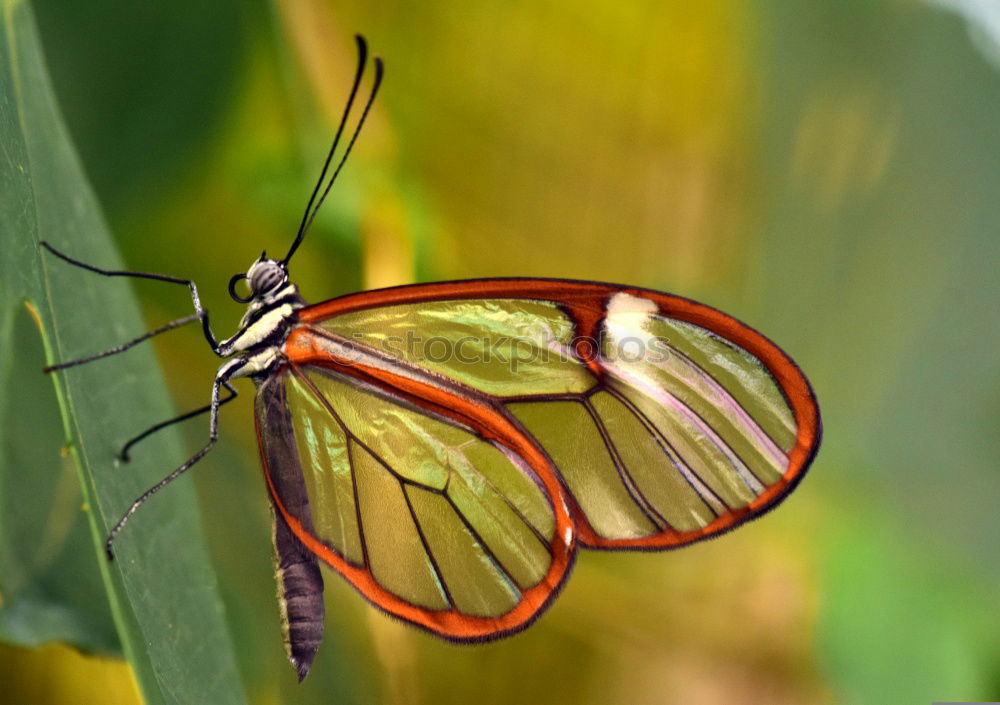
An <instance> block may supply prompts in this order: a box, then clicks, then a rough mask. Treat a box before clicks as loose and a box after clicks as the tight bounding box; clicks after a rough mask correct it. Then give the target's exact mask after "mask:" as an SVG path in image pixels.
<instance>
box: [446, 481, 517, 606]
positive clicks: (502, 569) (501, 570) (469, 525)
mask: <svg viewBox="0 0 1000 705" xmlns="http://www.w3.org/2000/svg"><path fill="white" fill-rule="evenodd" d="M444 498H445V499H446V500H448V504H450V505H451V508H452V509H454V510H455V514H456V515H457V516H458V518H459V519H460V520H461V521H462V524H463V525H464V526H465V528H466V530H467V531H468V532H469V533H470V534H472V538H473V540H475V542H476V543H478V544H479V545H480V546H481V547H482V549H483V553H485V554H486V557H487V558H489V559H490V563H492V564H493V565H494V566H496V568H497V570H498V572H499V573H500V574H501V575H502V576H503V578H504V580H506V581H507V583H508V584H509V585H510V587H511V588H513V589H514V590H515V591H516V592H517V593H518V594H519V595H520V594H523V593H522V591H521V588H520V587H518V584H517V581H516V580H514V577H513V576H512V575H511V574H510V573H509V572H508V571H507V568H506V567H505V566H504V564H503V563H502V562H501V561H500V559H499V558H497V557H496V555H495V554H494V553H493V551H492V550H491V549H490V547H489V546H488V545H487V544H486V541H484V540H483V537H482V536H480V535H479V532H478V531H476V529H475V527H473V526H472V523H471V522H470V521H469V520H468V519H467V518H466V516H465V514H463V513H462V510H461V509H459V508H458V505H457V504H455V502H454V501H452V499H451V497H449V496H448V495H447V494H446V495H445V496H444Z"/></svg>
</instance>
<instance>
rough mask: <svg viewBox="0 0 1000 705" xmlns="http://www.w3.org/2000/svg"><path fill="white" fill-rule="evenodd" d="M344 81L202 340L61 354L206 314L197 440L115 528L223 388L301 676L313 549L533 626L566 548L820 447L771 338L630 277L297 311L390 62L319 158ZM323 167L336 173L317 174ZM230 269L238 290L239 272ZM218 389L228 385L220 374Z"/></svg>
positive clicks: (726, 498)
mask: <svg viewBox="0 0 1000 705" xmlns="http://www.w3.org/2000/svg"><path fill="white" fill-rule="evenodd" d="M356 39H357V44H358V52H359V61H358V67H357V71H356V73H355V76H354V83H353V86H352V88H351V92H350V95H349V98H348V101H347V105H346V107H345V109H344V113H343V116H342V118H341V121H340V125H339V127H338V129H337V132H336V136H335V138H334V141H333V146H332V147H331V149H330V152H329V154H328V155H327V157H326V161H325V163H324V165H323V169H322V172H321V174H320V178H319V180H318V182H317V183H316V186H315V188H314V189H313V193H312V195H311V197H310V199H309V202H308V205H307V206H306V210H305V213H304V215H303V218H302V222H301V223H300V226H299V229H298V233H297V235H296V238H295V240H294V242H293V243H292V246H291V248H290V249H289V251H288V254H286V255H285V257H284V258H282V259H280V260H274V259H269V258H268V257H267V256H266V254H262V255H261V256H260V258H258V259H257V260H256V261H255V262H254V263H253V264H252V265H251V266H250V268H249V269H248V270H247V271H246V272H245V273H241V274H237V275H235V276H234V277H233V278H232V279H231V280H230V283H229V293H230V295H231V297H232V298H233V299H234V300H235V301H237V302H240V303H244V304H247V311H246V314H245V315H244V317H243V320H242V321H241V324H240V327H239V330H238V331H237V333H236V334H235V335H234V336H233V337H231V338H228V339H226V340H222V341H219V340H217V339H216V337H215V335H214V334H213V332H212V330H211V327H210V325H209V319H208V313H207V312H206V311H205V310H204V309H203V308H202V305H201V302H200V300H199V298H198V290H197V287H196V286H195V284H194V282H192V281H189V280H186V279H181V278H176V277H169V276H165V275H159V274H149V273H141V272H124V271H108V270H103V269H99V268H97V267H93V266H91V265H88V264H84V263H82V262H79V261H78V260H75V259H73V258H71V257H69V256H68V255H66V254H63V253H62V252H60V251H58V250H56V249H55V248H53V247H52V246H51V245H49V244H48V243H44V242H43V243H42V245H43V246H44V247H46V248H47V249H48V250H49V251H50V252H51V253H52V254H54V255H56V256H57V257H59V258H61V259H63V260H65V261H66V262H68V263H70V264H73V265H76V266H79V267H83V268H85V269H87V270H89V271H92V272H96V273H98V274H103V275H106V276H130V277H139V278H146V279H153V280H157V281H165V282H170V283H177V284H182V285H184V286H187V287H189V289H190V292H191V298H192V301H193V304H194V309H195V312H194V313H193V314H191V315H189V316H186V317H184V318H181V319H179V320H177V321H173V322H171V323H168V324H167V325H165V326H162V327H160V328H158V329H156V330H153V331H151V332H149V333H147V334H146V335H143V336H141V337H140V338H137V339H135V340H133V341H130V342H128V343H125V344H123V345H120V346H118V347H116V348H113V349H111V350H108V351H105V352H103V353H100V354H98V355H93V356H90V357H86V358H81V359H78V360H74V361H71V362H65V363H61V364H58V365H53V366H51V367H48V368H46V371H53V370H58V369H65V368H67V367H71V366H74V365H79V364H83V363H85V362H90V361H92V360H95V359H99V358H103V357H107V356H109V355H113V354H115V353H118V352H121V351H123V350H126V349H128V348H130V347H132V346H133V345H136V344H138V343H140V342H142V341H144V340H147V339H148V338H150V337H152V336H154V335H157V334H159V333H163V332H165V331H168V330H171V329H173V328H176V327H178V326H181V325H184V324H186V323H190V322H194V321H196V320H197V321H200V322H201V324H202V328H203V331H204V335H205V338H206V340H208V343H209V344H210V345H211V347H212V349H213V350H214V351H215V353H216V354H217V355H219V356H220V357H224V358H229V359H228V360H227V361H226V362H225V363H223V364H222V366H221V367H219V369H218V372H217V374H216V376H215V381H214V384H213V386H212V397H211V403H210V404H209V405H207V406H205V407H203V408H201V409H197V410H195V411H192V412H190V413H187V414H184V415H182V416H179V417H177V418H175V419H171V420H169V421H165V422H163V423H160V424H157V425H156V426H153V427H152V428H150V429H148V430H147V431H145V432H144V433H142V434H140V435H139V436H137V437H136V438H134V439H132V440H131V441H129V442H128V443H127V444H126V445H125V447H124V448H123V450H122V456H123V457H124V458H125V459H127V457H128V451H129V449H130V448H131V446H132V445H133V444H134V443H136V442H137V441H139V440H141V439H142V438H145V437H146V436H148V435H149V434H151V433H153V432H155V431H157V430H159V429H161V428H163V427H165V426H168V425H170V424H173V423H176V422H178V421H182V420H184V419H188V418H191V417H193V416H196V415H199V414H203V413H208V414H209V418H210V422H209V441H208V443H207V444H206V445H205V446H204V447H203V448H202V449H201V450H199V451H198V452H197V453H196V454H195V455H194V456H192V457H191V458H190V459H189V460H187V461H186V462H185V463H184V464H182V465H181V466H180V467H178V468H177V469H176V470H174V471H173V472H171V473H170V474H169V475H167V476H166V477H165V478H164V479H163V480H161V481H160V482H159V483H158V484H156V485H155V486H154V487H152V488H151V489H149V490H148V491H147V492H146V493H144V494H143V495H142V496H140V497H139V498H138V499H137V500H136V501H135V502H134V503H133V504H132V505H131V506H130V507H129V509H128V511H127V512H126V513H125V514H124V516H123V517H122V518H121V520H120V521H119V522H118V523H117V524H116V525H115V526H114V527H112V529H111V531H110V533H109V535H108V539H107V543H106V549H107V554H108V557H109V559H110V558H112V557H113V554H112V544H113V542H114V540H115V537H116V536H117V535H118V533H119V532H120V531H121V530H122V528H123V527H124V526H125V524H126V522H127V521H128V520H129V518H130V517H131V516H132V515H133V514H134V513H135V511H136V510H137V509H138V508H139V507H140V506H141V505H142V504H143V503H144V502H145V501H146V500H147V499H149V497H150V496H152V495H153V494H154V493H155V492H157V491H158V490H160V489H161V488H163V487H164V486H165V485H167V484H168V483H169V482H171V481H172V480H174V479H175V478H177V477H178V476H179V475H181V474H182V473H184V472H185V471H186V470H188V469H189V468H190V467H191V466H192V465H194V464H195V463H196V462H197V461H198V460H200V459H201V458H202V457H203V456H204V455H205V454H206V453H207V452H208V451H209V450H210V449H211V448H212V446H213V445H214V443H215V441H216V438H217V435H218V433H217V429H218V414H219V409H220V407H221V406H222V405H223V404H225V403H226V402H228V401H229V400H231V399H233V398H234V397H235V396H236V394H237V390H236V388H235V387H234V386H233V385H232V381H233V380H235V379H236V378H239V377H249V378H250V379H251V380H253V382H254V384H255V385H256V389H257V396H256V402H255V417H256V427H257V438H258V443H259V446H260V454H261V458H262V461H263V466H264V479H265V482H266V484H267V488H268V491H269V493H270V498H271V506H272V509H273V518H274V522H273V525H274V534H273V536H274V548H275V555H276V563H277V580H278V588H279V595H280V599H279V602H280V607H281V614H282V622H283V627H284V636H285V644H286V647H287V650H288V655H289V658H290V659H291V661H292V664H293V666H294V667H295V668H296V670H297V672H298V674H299V679H300V680H301V679H302V678H304V677H305V676H306V675H307V673H308V672H309V668H310V667H311V665H312V662H313V659H314V657H315V655H316V651H317V649H318V648H319V644H320V641H321V639H322V635H323V618H324V608H323V599H322V592H323V580H322V577H321V575H320V570H319V564H320V562H321V561H322V562H323V563H326V564H327V565H328V566H330V567H331V568H333V569H334V570H336V571H337V572H338V573H340V574H341V576H343V577H344V578H345V579H346V580H347V581H348V582H349V583H350V584H351V585H353V586H354V587H355V588H356V589H357V590H358V591H359V592H360V593H361V594H362V595H363V596H364V597H365V598H367V599H368V600H369V601H370V602H372V603H373V604H374V605H376V606H377V607H379V608H381V609H382V610H384V611H385V612H388V613H389V614H391V615H393V616H395V617H398V618H400V619H402V620H405V621H407V622H410V623H412V624H414V625H416V626H418V627H421V628H423V629H426V630H428V631H430V632H432V633H434V634H437V635H438V636H441V637H444V638H446V639H450V640H454V641H461V642H475V641H487V640H491V639H497V638H500V637H503V636H507V635H509V634H512V633H514V632H517V631H519V630H521V629H523V628H525V627H526V626H527V625H529V624H530V623H531V622H532V621H533V620H534V619H536V618H537V617H538V616H539V615H540V614H541V613H542V612H543V611H544V610H545V608H546V607H548V605H549V604H550V603H551V601H552V600H553V598H554V597H555V595H556V594H557V593H558V591H559V589H560V588H561V586H562V585H563V583H564V581H565V580H566V578H567V576H568V575H569V571H570V568H571V566H572V564H573V560H574V558H575V555H576V551H577V548H579V547H581V546H582V547H586V548H594V549H612V550H640V551H641V550H662V549H668V548H676V547H680V546H684V545H686V544H689V543H692V542H694V541H699V540H701V539H705V538H710V537H712V536H716V535H718V534H720V533H722V532H725V531H728V530H729V529H732V528H734V527H735V526H737V525H739V524H741V523H743V522H745V521H747V520H749V519H752V518H754V517H756V516H759V515H760V514H762V513H764V512H765V511H767V510H768V509H771V508H773V507H774V506H775V505H776V504H777V503H778V502H780V501H781V500H782V499H783V498H784V497H785V496H786V495H787V494H788V493H789V492H790V491H791V490H792V489H793V488H794V487H795V485H796V484H797V483H798V482H799V480H801V478H802V476H803V474H804V473H805V471H806V468H807V467H808V465H809V463H810V462H811V460H812V458H813V456H814V455H815V453H816V451H817V448H818V446H819V442H820V435H821V424H820V416H819V408H818V406H817V404H816V399H815V397H814V396H813V393H812V390H811V388H810V386H809V382H808V381H807V380H806V378H805V376H804V375H803V374H802V372H801V371H800V370H799V368H798V367H797V366H796V365H795V363H794V362H793V361H792V360H791V359H790V358H789V357H788V356H787V355H786V354H785V353H784V352H782V350H781V349H779V348H778V347H777V346H776V345H775V344H774V343H772V342H771V341H770V340H768V339H767V338H765V337H764V336H763V335H761V334H760V333H758V332H757V331H755V330H753V329H752V328H750V327H748V326H746V325H744V324H743V323H740V322H739V321H737V320H736V319H734V318H731V317H730V316H728V315H726V314H724V313H721V312H720V311H717V310H715V309H713V308H710V307H709V306H705V305H703V304H700V303H697V302H694V301H690V300H688V299H684V298H681V297H678V296H673V295H671V294H665V293H661V292H658V291H652V290H648V289H642V288H638V287H631V286H619V285H614V284H601V283H596V282H586V281H570V280H558V279H478V280H470V281H454V282H442V283H436V284H416V285H411V286H400V287H393V288H389V289H382V290H377V291H367V292H362V293H358V294H351V295H348V296H342V297H339V298H335V299H332V300H330V301H324V302H323V303H319V304H312V305H310V304H307V303H306V302H305V300H304V299H303V298H302V297H301V296H300V295H299V292H298V289H297V287H296V286H295V285H294V284H293V283H291V281H290V280H289V275H288V262H289V260H290V259H291V257H292V255H293V254H295V251H296V250H297V248H298V246H299V245H300V244H301V242H302V240H303V238H304V237H305V234H306V232H307V231H308V229H309V226H310V225H311V223H312V221H313V219H314V218H315V216H316V213H317V211H318V209H319V207H320V205H321V204H322V203H323V200H324V199H325V198H326V196H327V194H328V193H329V191H330V188H331V187H332V185H333V183H334V181H335V180H336V178H337V175H338V174H339V173H340V170H341V168H342V167H343V165H344V163H345V161H346V159H347V156H348V154H349V153H350V151H351V148H352V147H353V145H354V142H355V140H356V139H357V137H358V134H359V133H360V130H361V127H362V125H363V124H364V121H365V118H366V117H367V115H368V112H369V110H370V108H371V105H372V102H373V101H374V99H375V96H376V94H377V92H378V88H379V85H380V84H381V80H382V75H383V66H382V62H381V60H380V59H378V58H376V59H375V60H374V65H375V69H374V70H375V78H374V81H373V86H372V89H371V93H370V94H369V97H368V100H367V102H366V103H365V106H364V108H363V110H362V113H361V116H360V118H359V120H358V124H357V126H356V128H355V130H354V132H353V135H352V137H351V139H350V141H349V142H348V143H347V145H346V147H345V149H344V153H343V155H342V156H341V158H340V160H339V162H338V163H337V165H336V167H335V168H334V169H333V170H332V171H331V169H330V167H331V164H332V163H333V157H334V155H335V153H336V151H337V148H338V145H339V143H340V139H341V137H342V135H343V132H344V127H345V124H346V123H347V121H348V118H349V116H350V114H351V110H352V107H353V105H354V102H355V98H356V96H357V93H358V89H359V86H360V84H361V80H362V77H363V75H364V72H365V67H366V65H367V48H366V45H365V42H364V40H363V39H362V38H361V37H357V38H356ZM328 175H329V178H328ZM241 282H245V283H246V285H248V287H249V295H248V296H243V295H241V294H240V293H239V292H238V291H237V287H238V286H239V285H240V284H241ZM223 389H225V390H226V392H228V396H225V397H223V396H222V390H223Z"/></svg>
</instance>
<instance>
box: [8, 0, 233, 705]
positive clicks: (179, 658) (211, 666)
mask: <svg viewBox="0 0 1000 705" xmlns="http://www.w3.org/2000/svg"><path fill="white" fill-rule="evenodd" d="M0 24H2V33H0V145H2V149H0V228H2V231H3V232H2V242H3V243H4V247H3V255H2V259H0V349H2V350H3V351H13V354H11V353H10V352H8V354H5V355H4V356H3V363H2V367H0V384H2V385H3V386H4V390H5V391H4V395H3V399H4V403H3V404H0V434H2V436H0V492H2V505H0V507H2V509H3V517H2V520H0V560H2V563H0V598H2V599H3V602H2V603H0V635H2V636H5V637H6V638H9V639H12V640H15V641H18V642H20V643H34V642H38V641H42V640H47V639H52V638H61V639H67V640H71V641H72V642H73V643H76V644H78V645H80V646H83V647H85V648H90V649H101V650H114V649H115V643H114V638H113V636H111V635H110V630H109V629H108V625H107V618H106V615H107V614H108V612H109V610H108V607H109V606H110V614H111V615H112V616H113V620H114V624H115V626H116V628H117V633H118V638H119V639H120V643H121V648H122V650H123V651H124V653H125V655H126V657H127V658H128V659H129V660H130V661H131V663H132V665H133V667H134V669H135V673H136V677H137V680H138V682H139V684H140V687H141V689H142V691H143V695H144V696H145V699H146V701H147V702H149V703H191V702H210V703H241V702H244V701H245V698H244V695H243V685H242V683H241V680H240V676H239V674H238V671H237V668H236V663H235V659H234V656H233V646H232V643H231V639H230V636H229V633H228V632H227V630H226V627H225V624H224V619H223V616H224V615H223V612H222V610H223V607H222V602H221V600H220V597H219V594H218V590H217V587H216V579H215V576H214V574H213V572H212V569H211V567H210V564H209V561H208V559H207V554H206V550H205V547H204V543H203V539H202V536H201V530H200V526H199V518H198V510H197V506H196V500H195V495H194V491H193V488H192V487H191V485H190V480H188V479H186V478H184V479H181V480H179V481H178V482H176V483H174V484H173V485H172V486H171V487H170V488H169V490H167V491H165V492H163V493H161V494H159V495H157V496H156V498H155V499H154V500H153V501H151V502H149V503H148V504H147V505H145V506H143V508H142V510H141V511H140V512H139V513H138V514H136V516H135V517H134V518H133V520H132V522H131V523H130V524H129V526H128V527H127V528H126V530H125V531H124V532H123V534H122V535H121V537H120V539H119V541H118V543H117V544H116V556H117V560H116V561H115V562H114V563H108V562H107V561H106V560H104V558H103V552H102V544H103V540H104V536H105V535H106V532H107V530H108V527H109V526H111V525H112V524H114V522H115V521H116V520H117V519H118V517H119V516H120V515H121V513H122V512H123V511H124V509H125V508H127V507H128V506H129V504H130V503H131V501H132V500H133V499H134V498H135V497H136V496H137V495H138V494H140V493H141V492H142V491H143V490H144V489H146V488H147V487H149V486H151V485H152V484H153V483H154V482H156V481H157V480H158V479H160V478H161V477H162V476H163V475H164V474H165V472H166V470H169V468H170V467H171V466H172V465H174V464H180V462H181V461H183V459H184V458H185V457H186V456H187V455H188V454H190V452H191V450H190V449H187V448H185V446H184V444H182V443H180V440H179V437H178V436H177V435H176V434H175V433H172V432H170V431H166V432H163V433H160V434H157V435H155V436H154V437H152V438H150V439H149V440H148V441H146V442H144V443H143V445H142V446H141V447H139V448H138V449H137V452H136V453H135V456H136V457H135V460H134V462H132V463H131V464H129V465H121V466H119V464H118V463H117V461H116V460H115V455H116V453H117V451H118V450H119V448H120V447H121V444H122V442H123V441H124V440H126V439H128V438H129V437H131V436H132V435H134V434H135V433H136V432H138V431H140V430H142V429H143V428H145V427H146V426H148V425H150V424H152V423H155V422H157V421H160V420H163V419H165V418H169V417H170V415H171V414H172V410H171V407H170V404H169V402H168V399H167V396H166V393H165V391H164V388H163V384H162V381H161V377H160V375H159V373H158V372H157V366H156V362H155V359H154V357H153V354H152V351H151V350H150V349H148V347H147V348H144V347H142V346H140V347H139V348H136V349H135V350H130V351H129V352H127V353H125V354H123V355H120V356H116V357H113V358H110V359H107V360H101V361H98V362H95V363H92V364H89V365H84V366H82V367H78V368H73V369H70V370H67V371H65V372H63V373H59V374H57V375H54V381H55V382H56V384H55V390H56V394H57V396H58V403H59V409H60V411H61V414H62V419H63V437H64V440H63V441H62V444H63V445H65V446H66V448H67V449H68V456H69V457H70V458H71V459H72V461H74V462H73V463H69V462H66V461H64V460H62V459H61V457H60V453H59V443H58V442H57V441H56V438H55V437H54V433H57V432H58V429H57V428H53V427H51V426H50V424H51V423H52V421H51V419H52V415H53V411H54V407H53V406H52V401H51V400H52V391H51V389H52V388H51V386H49V385H50V382H49V381H48V380H46V379H45V378H44V376H43V375H42V373H41V367H42V365H43V364H44V360H42V359H40V355H39V352H40V350H41V348H39V343H38V338H37V335H38V333H39V332H40V333H41V339H42V343H43V345H44V350H45V353H46V358H47V359H48V360H50V361H56V360H67V359H72V358H74V357H80V356H83V355H87V354H90V353H93V352H97V351H99V350H101V349H104V348H107V347H109V346H111V345H114V344H116V343H119V342H122V341H124V340H128V339H129V338H131V337H134V336H136V335H138V334H139V333H141V332H142V331H144V330H146V328H147V326H146V324H145V323H144V322H143V321H142V318H141V316H140V315H139V309H138V306H137V304H136V302H135V300H134V298H133V296H132V293H131V285H130V284H129V283H128V282H127V281H125V280H121V279H107V278H104V277H100V276H97V275H94V274H92V273H89V272H86V271H83V270H81V269H78V268H74V267H71V266H69V265H67V264H66V263H64V262H62V261H59V260H57V259H55V258H54V257H51V256H48V255H46V256H44V257H43V256H42V255H41V254H40V252H39V246H38V241H39V240H41V239H44V240H47V241H49V242H51V243H52V244H53V245H54V246H56V247H58V248H60V249H63V250H65V251H66V252H68V253H72V255H73V256H75V257H77V258H79V259H81V260H84V261H87V262H92V263H94V264H96V265H98V266H102V267H108V268H115V267H120V266H121V262H120V260H119V257H118V256H117V253H116V251H115V248H114V246H113V244H112V241H111V239H110V236H109V235H108V233H107V229H106V227H105V225H104V223H103V220H102V216H101V214H100V212H99V210H98V207H97V204H96V203H95V199H94V197H93V195H92V193H91V190H90V188H89V186H88V185H87V183H86V180H85V178H84V176H83V173H82V170H81V167H80V164H79V162H78V160H77V158H76V156H75V153H74V151H73V149H72V146H71V145H70V143H69V140H68V138H67V135H66V130H65V127H64V125H63V124H62V122H61V119H60V117H59V114H58V110H57V108H56V106H55V102H54V99H53V96H52V92H51V89H50V85H49V80H48V77H47V74H46V72H45V68H44V62H43V59H42V54H41V49H40V46H39V42H38V39H37V35H36V31H35V28H34V23H33V19H32V16H31V11H30V8H29V7H28V5H27V4H26V3H24V2H17V1H16V0H14V1H8V2H5V3H4V4H3V15H2V20H0ZM177 288H178V289H179V288H180V287H177ZM177 294H178V295H184V292H183V291H178V292H177ZM26 306H28V307H29V308H30V310H32V311H33V312H35V313H36V315H37V323H38V325H40V327H41V328H40V331H39V329H38V328H37V327H36V326H35V325H34V324H33V322H32V320H31V319H29V318H25V313H24V312H25V310H26V308H25V307H26ZM39 380H42V381H41V382H40V381H39ZM35 424H38V427H36V426H35ZM164 463H166V464H167V465H166V470H165V466H164ZM71 464H75V465H76V467H77V470H78V475H79V479H80V485H81V492H80V493H79V494H77V493H76V491H75V490H73V489H72V488H67V479H66V477H67V474H68V473H69V472H70V469H69V465H71ZM80 506H83V507H85V508H86V517H87V523H89V532H87V531H86V530H85V529H84V527H83V525H82V522H81V521H80V519H79V517H80V516H81V515H82V513H81V512H78V511H76V509H77V508H79V507H80ZM87 533H89V537H87V535H86V534H87ZM86 544H89V545H86ZM95 568H96V569H98V570H99V572H100V582H98V579H97V578H96V577H95V572H94V571H95ZM101 585H103V589H99V587H100V586H101ZM54 586H58V587H54Z"/></svg>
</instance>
